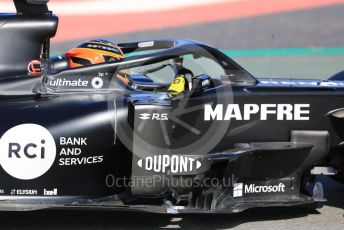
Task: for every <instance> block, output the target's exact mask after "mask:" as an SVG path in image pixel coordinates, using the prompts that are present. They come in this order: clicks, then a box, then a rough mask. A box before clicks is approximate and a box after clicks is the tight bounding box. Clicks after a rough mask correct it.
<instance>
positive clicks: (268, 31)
mask: <svg viewBox="0 0 344 230" xmlns="http://www.w3.org/2000/svg"><path fill="white" fill-rule="evenodd" d="M229 10H230V9H229ZM343 21H344V4H343V5H336V6H329V7H322V8H315V9H307V10H299V11H293V12H289V13H282V14H271V15H264V16H257V17H250V18H243V19H235V20H229V21H222V22H216V23H208V24H199V25H192V26H181V27H178V28H169V29H159V30H148V31H141V32H133V33H127V34H120V35H113V36H105V37H103V38H106V39H109V40H112V41H114V42H129V41H140V40H150V39H156V38H167V37H183V38H189V39H194V40H198V41H202V42H204V43H207V44H210V45H212V46H214V47H217V48H222V49H257V48H288V47H289V48H292V47H340V46H344V23H343ZM112 26H113V27H116V23H115V22H114V23H113V25H112ZM59 32H60V33H63V31H59ZM272 35H274V39H272ZM83 40H87V39H80V40H75V41H68V42H61V43H54V44H53V46H52V49H53V52H61V51H64V50H68V49H70V48H71V47H73V46H75V45H77V44H79V43H80V42H81V41H83Z"/></svg>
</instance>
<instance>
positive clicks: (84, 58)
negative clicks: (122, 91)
mask: <svg viewBox="0 0 344 230" xmlns="http://www.w3.org/2000/svg"><path fill="white" fill-rule="evenodd" d="M66 57H67V59H68V61H69V67H70V68H77V67H81V66H88V65H94V64H100V63H105V62H115V61H118V60H122V59H124V58H125V57H124V54H123V52H122V50H121V49H120V48H119V47H118V46H116V45H115V44H114V43H112V42H110V41H106V40H91V41H88V42H85V43H82V44H81V45H79V46H78V47H76V48H73V49H71V50H70V51H68V52H67V53H66Z"/></svg>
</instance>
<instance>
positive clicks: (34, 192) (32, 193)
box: [11, 189, 38, 196]
mask: <svg viewBox="0 0 344 230" xmlns="http://www.w3.org/2000/svg"><path fill="white" fill-rule="evenodd" d="M37 194H38V191H37V190H36V189H12V190H11V195H19V196H36V195H37Z"/></svg>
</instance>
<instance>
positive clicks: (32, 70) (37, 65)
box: [27, 60, 42, 76]
mask: <svg viewBox="0 0 344 230" xmlns="http://www.w3.org/2000/svg"><path fill="white" fill-rule="evenodd" d="M27 71H28V73H29V75H31V76H36V75H40V74H41V73H42V68H41V62H40V61H38V60H33V61H31V62H30V63H29V65H28V66H27Z"/></svg>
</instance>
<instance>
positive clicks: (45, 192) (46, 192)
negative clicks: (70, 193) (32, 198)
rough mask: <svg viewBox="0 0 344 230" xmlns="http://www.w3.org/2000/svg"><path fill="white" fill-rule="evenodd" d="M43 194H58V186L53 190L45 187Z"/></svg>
mask: <svg viewBox="0 0 344 230" xmlns="http://www.w3.org/2000/svg"><path fill="white" fill-rule="evenodd" d="M43 195H44V196H57V188H54V189H52V190H48V189H44V190H43Z"/></svg>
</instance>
